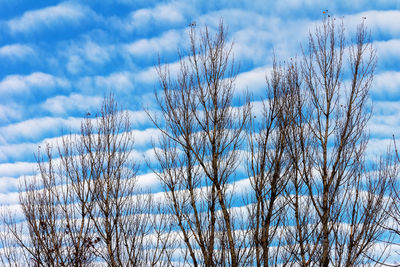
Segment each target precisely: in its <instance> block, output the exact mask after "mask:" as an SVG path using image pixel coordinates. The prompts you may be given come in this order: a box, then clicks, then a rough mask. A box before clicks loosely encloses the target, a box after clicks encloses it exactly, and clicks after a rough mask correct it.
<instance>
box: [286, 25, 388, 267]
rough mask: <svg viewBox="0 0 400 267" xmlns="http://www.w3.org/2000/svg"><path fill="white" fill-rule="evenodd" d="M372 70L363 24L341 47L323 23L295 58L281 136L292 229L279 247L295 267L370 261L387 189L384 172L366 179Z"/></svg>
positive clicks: (338, 34) (339, 33) (337, 34)
mask: <svg viewBox="0 0 400 267" xmlns="http://www.w3.org/2000/svg"><path fill="white" fill-rule="evenodd" d="M375 64H376V54H375V50H374V49H373V48H372V46H371V42H370V40H369V36H368V33H367V31H366V29H365V26H364V24H361V25H359V26H358V28H357V32H356V34H355V36H354V39H352V41H351V42H350V43H346V41H345V33H344V26H343V25H337V24H335V21H334V20H333V19H327V20H325V21H324V22H323V24H322V26H320V27H317V28H316V31H315V33H314V34H310V36H309V42H308V47H307V49H306V50H305V51H303V59H302V61H301V72H300V73H301V77H302V79H301V83H298V84H297V86H296V87H297V88H296V87H295V88H294V89H295V90H294V94H293V96H294V99H293V103H294V105H295V106H294V109H293V112H292V114H293V115H294V116H293V119H292V122H293V123H292V128H291V130H290V131H289V132H288V134H287V139H288V141H287V142H288V144H289V145H288V149H289V151H290V154H291V164H292V166H293V167H294V169H293V172H292V174H291V177H292V178H291V186H292V189H291V193H292V195H293V197H292V199H291V206H292V210H293V213H292V215H293V220H292V224H293V225H295V227H290V228H288V230H289V231H287V237H288V238H287V240H288V244H289V245H290V246H289V247H290V249H291V254H292V257H293V260H294V262H297V263H298V264H300V265H301V266H311V265H320V266H324V267H327V266H329V265H332V266H354V265H357V264H366V263H371V262H372V259H371V258H373V257H374V256H375V255H374V253H373V249H372V248H373V246H374V244H375V242H376V241H377V240H378V238H379V237H380V235H381V234H382V233H383V229H382V228H381V227H380V223H381V222H382V221H384V220H386V215H385V213H384V210H385V208H386V207H387V199H386V198H385V195H386V193H387V190H388V189H389V188H388V178H387V177H386V176H385V175H382V174H383V173H384V171H383V170H382V169H381V168H384V167H385V166H384V165H383V164H381V165H379V166H378V167H379V168H378V169H377V171H375V172H373V171H374V169H373V168H372V167H370V166H371V165H370V163H369V162H367V161H366V159H365V148H366V145H367V142H368V133H367V132H366V125H367V122H368V119H369V117H370V105H369V102H368V92H369V88H370V86H371V81H372V78H373V72H374V69H375ZM293 69H296V66H293ZM345 78H346V79H347V80H344V79H345Z"/></svg>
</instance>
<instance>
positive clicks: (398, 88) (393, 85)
mask: <svg viewBox="0 0 400 267" xmlns="http://www.w3.org/2000/svg"><path fill="white" fill-rule="evenodd" d="M371 93H372V95H373V96H375V97H379V98H383V99H393V98H396V97H397V100H398V99H399V98H400V72H396V71H386V72H382V73H379V74H378V75H376V76H375V80H374V84H373V86H372V88H371Z"/></svg>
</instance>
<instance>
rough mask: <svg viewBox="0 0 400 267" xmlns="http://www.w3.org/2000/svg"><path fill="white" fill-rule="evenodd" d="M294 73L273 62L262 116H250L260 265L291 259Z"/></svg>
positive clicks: (251, 209) (252, 217) (253, 224)
mask: <svg viewBox="0 0 400 267" xmlns="http://www.w3.org/2000/svg"><path fill="white" fill-rule="evenodd" d="M293 74H294V73H293V72H292V70H291V69H290V68H288V69H286V68H285V67H283V66H278V65H277V64H276V63H275V62H274V66H273V70H272V72H271V75H270V77H269V78H268V79H267V89H266V96H265V98H264V99H263V101H262V103H263V110H262V112H261V114H262V115H261V118H260V116H259V118H258V120H257V117H256V115H252V116H251V117H250V119H251V122H252V123H251V125H252V127H251V130H250V131H249V134H248V143H249V147H248V150H249V157H248V170H249V172H248V173H249V179H250V183H251V187H252V190H251V191H250V192H248V195H249V196H250V204H249V205H248V214H249V222H250V230H251V231H252V232H253V233H252V241H253V244H252V246H253V247H254V248H255V249H254V251H255V253H254V256H253V259H254V263H255V264H256V265H257V266H276V265H278V264H281V265H284V264H285V263H287V262H288V259H289V257H287V256H285V250H284V249H283V248H282V246H284V238H283V232H282V231H283V229H284V227H285V223H286V219H285V213H286V209H285V205H286V204H287V195H286V193H287V190H286V188H287V186H288V181H289V174H290V165H289V156H288V153H287V148H286V147H287V140H286V131H287V128H288V127H289V125H290V123H291V116H288V114H289V112H290V111H289V110H288V108H289V107H291V106H292V103H291V91H290V90H291V88H292V83H293V81H294V77H293ZM288 104H289V106H288Z"/></svg>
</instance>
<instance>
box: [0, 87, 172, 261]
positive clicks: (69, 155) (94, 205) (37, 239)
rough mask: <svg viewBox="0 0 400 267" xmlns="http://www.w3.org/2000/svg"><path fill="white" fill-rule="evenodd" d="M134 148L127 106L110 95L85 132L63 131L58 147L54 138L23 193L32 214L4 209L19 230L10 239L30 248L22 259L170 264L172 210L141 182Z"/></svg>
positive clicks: (7, 222)
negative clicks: (21, 219) (20, 218)
mask: <svg viewBox="0 0 400 267" xmlns="http://www.w3.org/2000/svg"><path fill="white" fill-rule="evenodd" d="M132 149H133V133H132V132H131V124H130V122H129V117H128V114H127V113H126V112H122V111H121V110H119V108H118V107H117V104H116V102H115V100H114V98H113V96H112V95H110V96H108V97H106V98H105V99H104V102H103V105H102V108H101V110H100V112H99V114H98V115H96V116H95V117H94V118H89V117H87V118H85V120H84V121H83V122H82V124H81V131H80V133H79V134H69V135H65V136H63V137H62V140H61V143H60V144H59V145H57V153H53V149H52V147H51V146H50V145H48V146H47V147H46V150H45V156H44V157H42V155H41V154H40V153H39V154H38V170H39V174H38V175H37V177H36V178H34V179H33V180H32V179H25V180H24V183H23V184H22V185H21V189H20V194H19V195H20V205H21V207H22V210H23V213H24V217H25V222H21V223H17V221H16V220H15V219H13V217H12V216H6V217H4V220H3V225H5V227H6V228H7V229H6V230H7V232H8V234H9V236H11V237H12V238H13V240H10V239H9V238H4V239H3V240H4V241H5V242H6V244H5V245H7V242H14V243H15V244H16V245H17V247H19V248H20V249H22V252H23V255H26V256H25V260H24V261H25V262H22V264H26V263H27V259H29V263H30V264H31V265H33V266H90V265H93V264H94V263H95V262H104V263H105V264H106V265H107V266H138V265H147V264H150V265H152V266H156V265H157V266H160V265H167V264H168V261H170V255H169V253H170V252H169V251H170V250H169V243H168V242H169V240H170V239H169V238H168V237H169V236H168V232H169V228H168V227H170V224H169V222H168V216H167V214H165V212H164V210H163V207H162V205H159V204H157V205H156V204H155V203H154V201H153V199H152V197H151V195H149V194H143V192H141V191H140V189H139V188H137V187H136V185H135V183H136V171H137V166H136V164H135V161H134V160H133V158H132V157H131V155H130V152H131V150H132ZM54 154H56V155H57V156H58V158H53V155H54ZM139 193H140V194H139ZM155 213H157V214H158V215H157V216H155V215H154V214H155ZM164 233H167V234H164ZM4 237H5V236H4ZM3 246H4V243H3ZM7 255H9V257H8V258H10V260H12V259H11V256H12V255H13V254H11V253H10V252H9V253H8V254H7ZM7 255H5V256H7ZM2 260H3V261H4V262H6V261H7V262H10V260H9V259H5V258H4V257H2ZM10 264H11V263H10Z"/></svg>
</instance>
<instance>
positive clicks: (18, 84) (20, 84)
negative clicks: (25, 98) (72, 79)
mask: <svg viewBox="0 0 400 267" xmlns="http://www.w3.org/2000/svg"><path fill="white" fill-rule="evenodd" d="M69 86H70V84H69V81H68V80H66V79H63V78H58V77H55V76H53V75H50V74H47V73H43V72H34V73H31V74H29V75H26V76H24V75H8V76H6V77H5V78H4V79H3V80H2V81H0V93H2V94H3V95H14V94H18V93H27V92H29V90H30V89H31V88H40V89H49V88H54V87H62V88H66V87H69Z"/></svg>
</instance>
